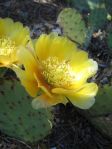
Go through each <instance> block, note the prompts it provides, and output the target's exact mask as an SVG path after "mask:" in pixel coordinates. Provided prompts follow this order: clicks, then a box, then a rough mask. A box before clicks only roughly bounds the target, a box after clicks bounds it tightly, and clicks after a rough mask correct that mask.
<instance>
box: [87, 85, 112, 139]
mask: <svg viewBox="0 0 112 149" xmlns="http://www.w3.org/2000/svg"><path fill="white" fill-rule="evenodd" d="M86 114H89V115H88V118H89V120H90V121H91V122H92V124H93V125H94V126H95V127H96V128H97V129H99V130H100V131H101V132H102V133H104V134H105V135H107V136H108V137H110V138H112V86H109V85H105V86H104V87H103V88H100V89H99V92H98V94H97V96H96V102H95V104H94V105H93V107H92V108H91V109H89V110H87V113H86Z"/></svg>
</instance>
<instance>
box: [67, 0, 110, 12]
mask: <svg viewBox="0 0 112 149" xmlns="http://www.w3.org/2000/svg"><path fill="white" fill-rule="evenodd" d="M107 1H108V0H107ZM110 1H111V0H110ZM68 3H70V4H71V5H72V6H73V7H74V8H76V9H78V10H79V11H81V12H83V11H90V10H93V9H96V8H104V6H105V0H68Z"/></svg>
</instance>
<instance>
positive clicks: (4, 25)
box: [0, 18, 13, 37]
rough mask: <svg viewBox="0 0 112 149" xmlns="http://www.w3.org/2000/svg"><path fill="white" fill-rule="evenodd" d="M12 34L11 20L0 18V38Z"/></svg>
mask: <svg viewBox="0 0 112 149" xmlns="http://www.w3.org/2000/svg"><path fill="white" fill-rule="evenodd" d="M12 32H13V20H12V19H10V18H5V19H2V18H0V37H3V36H10V34H11V33H12Z"/></svg>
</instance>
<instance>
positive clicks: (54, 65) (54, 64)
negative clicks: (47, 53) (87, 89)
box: [42, 57, 75, 88]
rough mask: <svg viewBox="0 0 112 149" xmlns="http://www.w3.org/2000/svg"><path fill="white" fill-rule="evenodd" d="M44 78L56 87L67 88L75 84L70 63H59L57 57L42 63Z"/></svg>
mask: <svg viewBox="0 0 112 149" xmlns="http://www.w3.org/2000/svg"><path fill="white" fill-rule="evenodd" d="M42 67H43V72H42V74H43V76H44V78H45V80H46V81H47V82H48V83H49V84H51V85H52V86H54V87H63V88H67V87H70V86H71V85H72V84H73V81H74V79H75V75H74V73H73V71H72V69H71V67H70V65H69V62H68V61H67V62H66V61H65V60H63V61H61V62H60V61H59V60H58V58H57V57H49V58H47V59H46V60H43V61H42Z"/></svg>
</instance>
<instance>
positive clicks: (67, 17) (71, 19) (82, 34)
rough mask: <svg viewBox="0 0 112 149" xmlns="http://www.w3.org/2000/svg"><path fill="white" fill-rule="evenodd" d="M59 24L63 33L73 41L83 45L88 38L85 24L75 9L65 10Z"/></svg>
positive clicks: (59, 17)
mask: <svg viewBox="0 0 112 149" xmlns="http://www.w3.org/2000/svg"><path fill="white" fill-rule="evenodd" d="M57 22H58V23H59V25H60V26H61V27H62V29H63V32H64V34H65V35H67V36H68V37H69V38H70V39H72V40H73V41H76V42H77V43H79V44H83V43H84V41H85V38H86V27H85V22H84V20H83V18H82V16H81V14H80V13H78V12H77V10H75V9H71V8H65V9H64V10H62V11H61V13H60V14H59V16H58V19H57Z"/></svg>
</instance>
